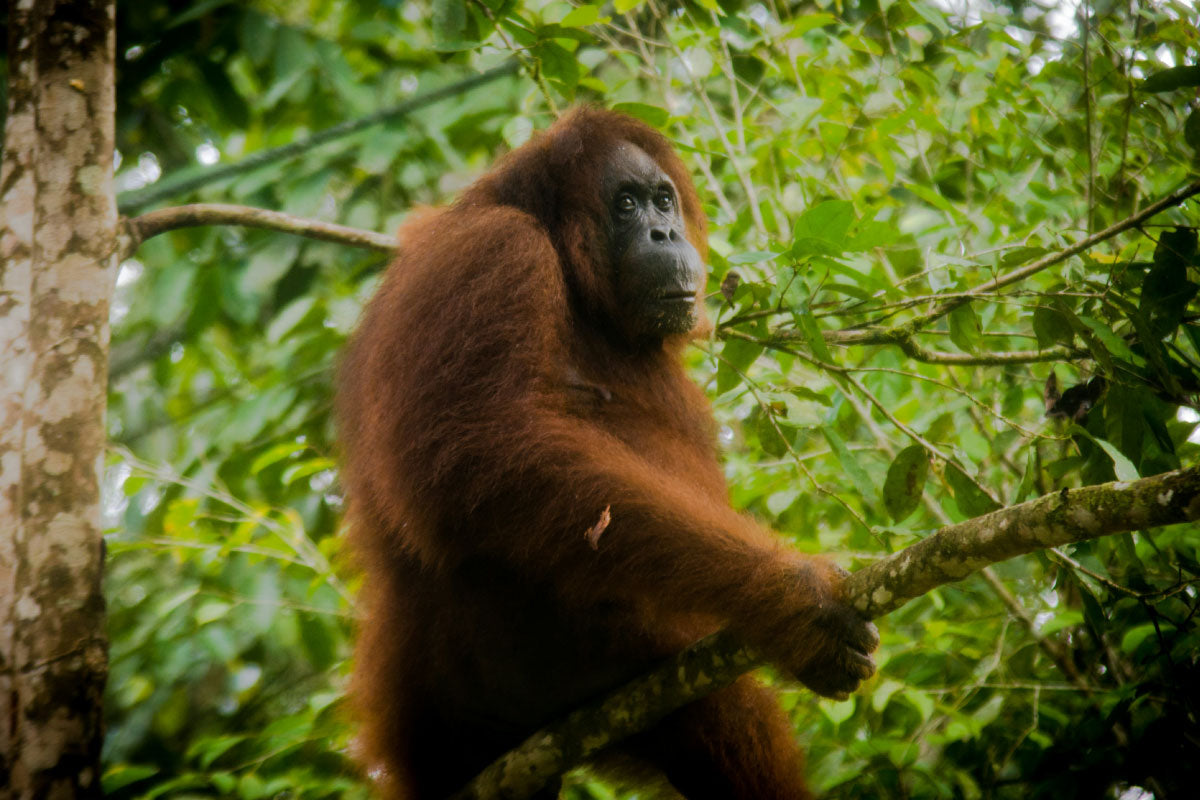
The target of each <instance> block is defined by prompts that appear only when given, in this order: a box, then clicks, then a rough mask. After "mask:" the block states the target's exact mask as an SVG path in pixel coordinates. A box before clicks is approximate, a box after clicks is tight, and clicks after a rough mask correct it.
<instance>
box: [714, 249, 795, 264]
mask: <svg viewBox="0 0 1200 800" xmlns="http://www.w3.org/2000/svg"><path fill="white" fill-rule="evenodd" d="M779 255H781V254H780V253H776V252H773V251H767V252H765V253H759V252H754V251H750V252H745V253H734V254H733V255H731V256H730V257H729V258H727V259H725V260H726V261H728V262H729V263H730V264H732V265H734V266H737V265H740V264H759V263H761V262H763V261H770V260H771V259H772V258H777V257H778V256H779Z"/></svg>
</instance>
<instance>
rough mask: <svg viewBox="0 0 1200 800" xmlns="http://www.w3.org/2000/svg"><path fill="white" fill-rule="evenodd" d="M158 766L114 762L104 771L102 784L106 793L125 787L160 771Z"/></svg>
mask: <svg viewBox="0 0 1200 800" xmlns="http://www.w3.org/2000/svg"><path fill="white" fill-rule="evenodd" d="M159 771H160V770H159V769H158V767H148V766H139V765H137V764H114V765H113V766H111V767H109V768H108V770H107V771H106V772H105V773H104V778H103V779H102V780H101V785H102V786H103V788H104V793H105V794H110V793H112V792H115V791H117V790H118V789H124V788H125V787H126V786H128V785H130V784H131V783H137V782H138V781H140V780H144V779H146V778H149V777H150V776H151V775H157V774H158V773H159Z"/></svg>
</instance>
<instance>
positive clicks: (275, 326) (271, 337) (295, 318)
mask: <svg viewBox="0 0 1200 800" xmlns="http://www.w3.org/2000/svg"><path fill="white" fill-rule="evenodd" d="M316 303H317V298H316V297H314V296H312V295H305V296H304V297H300V298H297V299H296V300H294V301H292V302H291V303H288V304H287V305H286V306H284V308H283V310H282V311H280V312H279V313H278V314H276V315H275V319H273V320H271V324H270V325H268V326H267V341H268V342H270V343H272V344H276V343H278V342H279V341H280V340H281V339H283V337H284V336H285V335H287V334H289V333H291V332H292V331H293V330H294V329H295V328H296V326H297V325H299V324H300V322H301V320H303V319H304V318H305V317H306V316H308V312H309V311H311V310H312V308H313V306H315V305H316Z"/></svg>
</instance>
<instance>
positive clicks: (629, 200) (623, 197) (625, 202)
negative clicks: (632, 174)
mask: <svg viewBox="0 0 1200 800" xmlns="http://www.w3.org/2000/svg"><path fill="white" fill-rule="evenodd" d="M616 207H617V211H618V212H619V213H621V214H632V213H633V212H634V211H636V210H637V201H636V200H634V199H633V195H631V194H630V193H629V192H622V193H621V194H620V195H618V196H617V203H616Z"/></svg>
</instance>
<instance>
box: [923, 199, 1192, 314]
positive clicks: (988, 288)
mask: <svg viewBox="0 0 1200 800" xmlns="http://www.w3.org/2000/svg"><path fill="white" fill-rule="evenodd" d="M1197 194H1200V181H1194V182H1193V183H1190V184H1188V185H1187V186H1185V187H1184V188H1182V189H1180V190H1179V191H1177V192H1172V193H1171V194H1169V195H1167V196H1166V197H1164V198H1162V199H1161V200H1159V201H1158V202H1156V203H1151V204H1150V205H1148V206H1146V207H1145V208H1143V209H1142V210H1141V211H1139V212H1138V213H1136V214H1133V215H1132V216H1129V217H1126V218H1125V219H1123V220H1121V221H1120V222H1116V223H1113V224H1112V225H1109V226H1108V227H1107V228H1105V229H1104V230H1102V231H1099V232H1097V233H1094V234H1092V235H1091V236H1087V237H1085V238H1083V239H1080V240H1079V241H1078V242H1076V243H1075V244H1073V245H1071V246H1070V247H1066V248H1064V249H1062V250H1060V251H1058V252H1057V253H1052V254H1051V255H1048V256H1046V257H1044V258H1039V259H1038V260H1037V261H1034V262H1032V263H1030V264H1026V265H1025V266H1023V267H1019V268H1017V269H1014V270H1012V271H1011V272H1006V273H1005V274H1003V275H1000V276H998V277H996V278H993V279H992V280H990V281H988V282H987V283H984V284H981V285H979V286H977V287H975V288H974V289H973V290H971V291H970V292H969V293H968V296H967V297H962V298H959V299H957V300H951V301H948V302H946V303H943V304H942V305H940V306H938V307H937V308H935V309H934V310H933V311H931V312H929V313H928V314H925V315H924V316H921V317H917V318H916V319H914V320H912V321H910V322H909V323H907V324H909V325H914V326H916V327H917V328H920V327H924V326H925V325H927V324H929V323H930V322H933V321H934V320H936V319H940V318H941V317H943V316H945V315H946V314H949V313H950V312H951V311H953V310H954V309H956V308H958V307H959V306H961V305H963V304H964V303H967V302H970V300H971V299H976V298H979V297H981V296H983V295H986V294H988V293H990V292H994V291H995V290H997V289H999V288H1001V287H1003V286H1008V285H1009V284H1013V283H1017V282H1019V281H1023V280H1025V279H1026V278H1028V277H1029V276H1030V275H1034V274H1036V273H1038V272H1041V271H1042V270H1044V269H1047V268H1049V267H1052V266H1054V265H1055V264H1059V263H1062V262H1063V261H1066V260H1067V259H1068V258H1071V257H1072V256H1076V255H1079V254H1080V253H1082V252H1084V251H1085V250H1090V249H1091V248H1093V247H1095V246H1096V245H1098V244H1100V243H1101V242H1103V241H1107V240H1108V239H1111V238H1113V237H1114V236H1116V235H1117V234H1120V233H1124V232H1125V231H1127V230H1130V229H1131V228H1136V227H1138V226H1139V225H1141V224H1142V223H1143V222H1145V221H1146V220H1148V219H1149V218H1150V217H1153V216H1154V215H1155V214H1158V213H1159V212H1161V211H1165V210H1167V209H1168V208H1174V207H1175V206H1177V205H1180V204H1182V203H1183V202H1184V201H1185V200H1187V199H1188V198H1189V197H1192V196H1194V195H1197Z"/></svg>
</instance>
